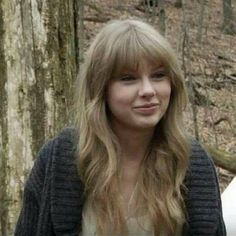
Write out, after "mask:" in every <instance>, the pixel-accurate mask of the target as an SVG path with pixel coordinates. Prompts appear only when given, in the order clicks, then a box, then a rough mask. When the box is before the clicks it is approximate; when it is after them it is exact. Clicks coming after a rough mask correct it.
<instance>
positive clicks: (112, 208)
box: [75, 19, 189, 236]
mask: <svg viewBox="0 0 236 236" xmlns="http://www.w3.org/2000/svg"><path fill="white" fill-rule="evenodd" d="M144 58H145V59H147V60H149V61H150V63H156V64H158V63H160V62H161V63H162V65H163V66H164V67H165V68H166V71H167V73H168V75H169V77H170V81H171V98H170V103H169V107H168V109H167V111H166V114H165V115H164V117H163V118H162V119H161V121H160V122H159V123H158V125H157V127H156V130H157V131H158V132H156V133H155V135H154V138H153V140H152V144H151V145H150V150H149V153H148V155H147V156H146V157H145V158H144V160H143V162H142V169H141V178H140V180H139V186H140V194H139V199H140V202H145V203H146V208H147V211H148V215H149V216H150V219H151V221H152V224H153V227H154V232H155V235H156V236H157V235H161V232H163V231H162V230H163V229H165V230H166V231H165V232H166V233H165V235H173V233H174V232H175V230H176V227H177V226H178V225H181V224H183V223H184V221H185V213H184V209H185V206H184V200H183V196H182V190H183V187H184V185H183V182H184V177H185V174H186V170H187V166H188V161H189V144H188V140H187V137H186V134H185V133H184V129H183V128H182V115H183V114H182V113H183V110H184V108H185V106H186V104H187V94H186V89H185V85H184V80H183V76H182V73H181V70H180V67H179V64H178V61H177V58H176V56H175V53H174V52H173V50H172V48H171V46H170V45H169V43H168V42H167V40H166V39H164V37H163V36H161V35H160V33H158V32H157V31H156V30H155V29H154V28H153V27H152V26H150V25H149V24H147V23H144V22H142V21H140V20H132V19H127V20H115V21H112V22H110V23H108V24H107V25H105V27H103V29H102V30H101V31H100V32H99V33H98V34H97V35H96V37H95V39H94V40H93V42H92V44H91V45H90V47H89V49H88V51H87V53H86V56H85V61H84V63H83V65H82V67H81V70H80V74H79V76H78V87H77V90H76V94H77V97H76V101H77V104H76V110H77V112H76V114H75V120H76V125H77V127H78V129H79V133H80V137H79V144H78V169H79V174H80V177H81V179H82V181H83V183H84V185H85V196H86V198H87V199H88V200H89V203H90V206H91V207H92V209H93V211H94V214H95V217H96V223H97V231H98V234H100V235H104V234H108V232H110V231H109V230H110V228H109V227H110V225H113V226H114V227H113V228H112V229H111V230H112V232H113V233H112V234H115V233H124V232H127V231H126V227H125V220H124V216H123V214H122V212H121V210H120V208H119V205H118V201H117V196H118V194H119V192H118V191H119V190H118V189H117V184H118V175H119V171H120V169H119V168H120V162H119V150H120V149H119V148H120V147H119V142H118V140H117V137H116V136H115V134H114V133H113V131H112V129H111V126H110V123H109V118H108V115H107V108H106V99H105V92H106V86H107V83H108V81H109V80H110V79H111V78H112V77H113V76H114V75H115V74H116V73H118V72H119V71H121V70H122V69H123V68H124V67H126V68H127V67H128V68H136V67H137V65H138V64H139V62H140V60H142V59H144ZM78 88H79V89H78Z"/></svg>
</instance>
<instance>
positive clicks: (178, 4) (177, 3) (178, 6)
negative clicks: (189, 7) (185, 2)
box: [175, 0, 182, 8]
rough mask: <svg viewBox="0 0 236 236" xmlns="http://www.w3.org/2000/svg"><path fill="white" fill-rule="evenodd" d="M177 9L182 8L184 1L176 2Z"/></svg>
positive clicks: (178, 0) (177, 0)
mask: <svg viewBox="0 0 236 236" xmlns="http://www.w3.org/2000/svg"><path fill="white" fill-rule="evenodd" d="M175 7H177V8H181V7H182V0H176V2H175Z"/></svg>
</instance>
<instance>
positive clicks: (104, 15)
mask: <svg viewBox="0 0 236 236" xmlns="http://www.w3.org/2000/svg"><path fill="white" fill-rule="evenodd" d="M235 7H236V1H235V0H232V1H231V0H165V1H164V0H153V1H151V0H146V1H140V0H124V1H122V0H114V1H112V0H87V1H85V0H68V1H65V0H44V1H43V0H20V1H19V0H18V1H17V0H11V1H9V0H0V235H2V236H6V235H7V236H8V235H12V234H13V230H14V227H15V223H16V220H17V217H18V214H19V210H20V206H21V201H22V197H23V187H24V183H25V180H26V178H27V176H28V173H29V171H30V169H31V167H32V165H33V161H34V160H35V158H36V156H37V153H38V151H39V149H40V147H41V146H42V145H43V143H45V142H46V141H47V140H48V139H50V138H52V137H53V136H55V135H56V134H57V133H58V132H59V131H60V130H61V129H62V128H63V127H64V126H66V125H69V124H70V111H71V107H72V104H73V100H72V91H73V87H74V81H75V78H76V75H77V72H78V70H79V65H80V63H81V62H82V61H83V55H84V51H85V49H86V48H87V46H88V43H89V41H90V39H92V38H93V36H94V35H95V34H96V33H97V32H98V30H99V29H100V28H101V26H102V25H103V24H104V23H106V22H107V21H109V20H112V19H120V18H122V19H124V18H128V17H133V18H138V19H143V20H145V21H147V22H150V23H151V24H152V25H153V26H154V27H156V28H157V29H159V30H160V32H162V34H163V35H165V36H166V37H167V39H168V40H169V41H170V43H171V44H172V45H173V47H174V48H175V50H176V52H177V54H178V56H179V60H180V62H181V66H182V69H183V73H184V75H185V79H186V83H187V85H188V91H189V97H190V103H189V106H188V108H187V110H186V112H185V123H186V127H187V129H188V131H189V132H190V133H191V134H192V135H193V136H195V137H196V138H197V139H199V140H200V141H201V143H202V144H204V145H205V147H206V149H207V150H208V152H209V153H210V154H211V155H212V157H213V159H214V162H215V164H216V166H217V171H218V175H219V179H220V188H221V192H223V191H224V189H225V188H226V187H227V185H228V184H229V182H230V181H231V180H232V178H233V177H234V176H235V174H236V140H235V136H236V124H235V119H236V109H235V108H236V93H235V92H236V89H235V88H236V87H235V85H236V19H235V18H236V17H235Z"/></svg>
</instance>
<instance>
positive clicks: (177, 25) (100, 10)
mask: <svg viewBox="0 0 236 236" xmlns="http://www.w3.org/2000/svg"><path fill="white" fill-rule="evenodd" d="M120 2H121V6H120V7H118V5H117V4H118V1H109V0H93V1H91V6H88V5H87V4H85V9H84V10H85V11H84V18H85V21H84V22H85V43H86V45H87V43H88V41H89V39H90V38H92V37H93V36H94V35H95V34H96V32H97V31H98V30H99V29H100V28H101V26H102V24H103V22H104V23H105V22H107V21H108V20H112V19H124V18H128V17H135V18H140V19H144V20H146V21H148V22H150V23H151V24H153V25H154V26H155V27H157V28H158V16H153V17H152V16H151V14H152V13H149V14H148V13H147V12H145V11H140V10H138V9H137V7H138V6H139V8H140V9H144V7H143V6H140V1H137V0H136V1H131V0H130V1H120ZM173 2H174V1H173V0H172V1H171V0H166V1H165V3H166V6H165V14H166V33H165V35H166V37H167V39H168V40H169V41H170V43H171V44H172V45H173V47H174V48H175V50H176V51H177V53H178V56H179V59H180V61H181V63H182V67H184V64H185V67H186V74H185V75H186V80H187V81H189V80H190V79H193V80H194V81H195V83H196V85H197V90H198V92H199V93H200V94H201V95H203V96H204V97H205V98H206V99H207V102H206V103H205V104H201V105H198V106H197V118H198V121H197V125H198V130H199V137H200V141H201V142H202V143H204V144H207V145H211V146H216V147H217V148H219V149H222V150H224V151H225V152H227V153H231V154H233V155H235V154H236V139H235V137H236V43H235V42H236V35H234V36H231V35H225V34H223V33H222V30H221V25H222V22H223V13H222V1H221V0H211V1H207V2H208V3H207V6H206V10H205V14H204V16H203V27H202V40H201V42H199V41H198V40H197V35H198V30H199V25H200V24H199V21H200V12H201V6H200V3H199V2H200V1H197V0H193V1H185V2H186V3H185V5H184V7H183V8H176V7H174V3H173ZM233 4H236V2H234V3H233ZM92 5H93V6H96V7H92ZM233 7H234V10H235V9H236V5H234V6H233ZM183 15H185V20H184V17H183ZM184 28H186V32H187V36H188V42H189V43H188V49H189V53H188V54H187V52H186V48H185V49H183V38H184V33H183V32H184V30H183V29H184ZM183 52H184V53H185V54H186V59H185V61H184V63H183V60H182V55H183ZM232 77H233V79H232ZM185 122H186V126H187V128H188V130H189V132H190V133H192V134H194V130H193V127H194V125H193V115H192V110H191V107H190V106H189V107H188V108H187V110H186V113H185ZM217 170H218V174H219V179H220V188H221V191H223V190H224V189H225V188H226V187H227V185H228V183H229V182H230V181H231V180H232V178H233V177H234V176H235V175H233V174H232V173H231V172H229V171H227V170H224V169H222V168H217Z"/></svg>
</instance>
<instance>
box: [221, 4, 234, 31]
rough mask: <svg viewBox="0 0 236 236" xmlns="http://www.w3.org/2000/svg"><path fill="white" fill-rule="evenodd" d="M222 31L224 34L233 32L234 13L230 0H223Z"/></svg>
mask: <svg viewBox="0 0 236 236" xmlns="http://www.w3.org/2000/svg"><path fill="white" fill-rule="evenodd" d="M223 17H224V21H223V32H224V33H225V34H235V33H236V29H235V27H236V26H234V24H233V23H234V15H233V7H232V3H231V0H223Z"/></svg>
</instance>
